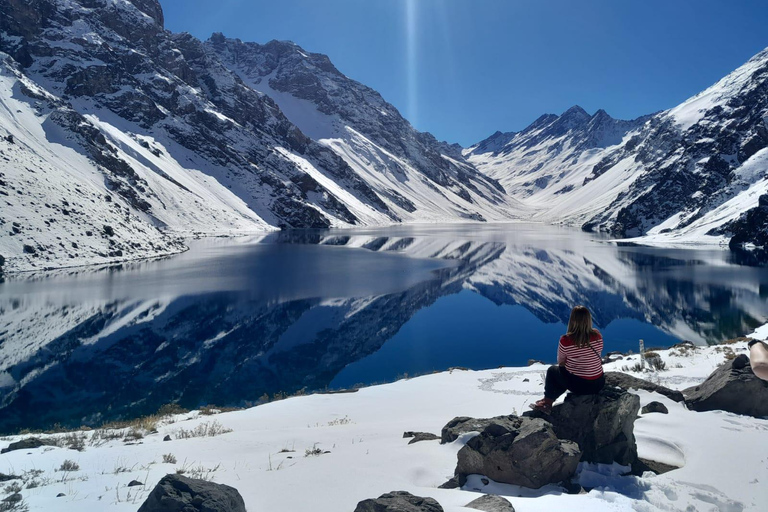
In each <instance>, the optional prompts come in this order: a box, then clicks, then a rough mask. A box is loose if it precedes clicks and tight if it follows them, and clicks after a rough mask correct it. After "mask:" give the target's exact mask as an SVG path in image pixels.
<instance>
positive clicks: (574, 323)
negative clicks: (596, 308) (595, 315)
mask: <svg viewBox="0 0 768 512" xmlns="http://www.w3.org/2000/svg"><path fill="white" fill-rule="evenodd" d="M596 332H597V331H596V330H595V329H593V328H592V315H591V314H590V313H589V310H588V309H587V308H586V307H584V306H576V307H575V308H573V309H572V310H571V318H570V319H569V320H568V332H567V333H566V336H568V337H569V338H571V339H572V340H573V342H574V343H575V344H576V346H577V347H586V346H588V345H589V338H590V336H591V335H592V334H593V333H596Z"/></svg>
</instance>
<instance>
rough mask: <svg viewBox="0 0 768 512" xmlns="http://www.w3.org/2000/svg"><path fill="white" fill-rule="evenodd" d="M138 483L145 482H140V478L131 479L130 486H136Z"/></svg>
mask: <svg viewBox="0 0 768 512" xmlns="http://www.w3.org/2000/svg"><path fill="white" fill-rule="evenodd" d="M137 485H144V484H143V483H141V482H139V481H138V480H131V481H130V482H129V483H128V487H136V486H137Z"/></svg>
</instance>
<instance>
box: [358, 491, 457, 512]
mask: <svg viewBox="0 0 768 512" xmlns="http://www.w3.org/2000/svg"><path fill="white" fill-rule="evenodd" d="M355 512H443V507H441V506H440V504H439V503H438V502H437V501H435V500H434V499H432V498H422V497H421V496H414V495H413V494H411V493H409V492H405V491H392V492H388V493H387V494H382V495H381V496H379V497H378V498H376V499H367V500H363V501H361V502H360V503H358V504H357V507H355Z"/></svg>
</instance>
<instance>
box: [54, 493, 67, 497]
mask: <svg viewBox="0 0 768 512" xmlns="http://www.w3.org/2000/svg"><path fill="white" fill-rule="evenodd" d="M64 496H66V494H64V493H63V492H60V493H59V494H57V495H56V497H57V498H63V497H64Z"/></svg>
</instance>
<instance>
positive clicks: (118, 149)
mask: <svg viewBox="0 0 768 512" xmlns="http://www.w3.org/2000/svg"><path fill="white" fill-rule="evenodd" d="M0 10H2V12H3V16H2V18H0V51H2V52H5V53H6V54H7V55H9V56H10V57H5V61H6V63H5V64H4V66H5V67H6V68H7V70H6V72H5V74H6V75H8V76H11V75H13V76H14V77H15V78H13V79H12V80H17V81H23V82H24V83H27V84H28V85H25V86H24V87H17V88H15V89H14V85H13V84H12V83H10V82H9V83H8V85H7V87H5V89H4V96H3V98H0V101H2V102H3V103H4V104H5V105H7V108H8V109H11V112H14V111H15V110H19V109H20V110H22V111H25V112H32V113H33V115H31V116H29V115H25V116H26V117H25V118H24V122H25V123H26V125H25V126H24V127H23V128H19V129H22V131H26V132H28V133H29V134H33V133H34V137H35V138H36V140H35V142H34V144H33V143H32V142H31V141H27V140H26V139H24V137H25V136H26V135H22V134H19V137H20V138H19V139H18V140H19V141H20V142H23V144H19V145H17V149H19V150H20V151H24V152H26V153H25V155H26V156H24V157H23V159H27V160H30V159H35V158H38V157H39V158H43V160H44V161H45V162H46V165H47V166H48V167H50V172H48V173H47V175H46V181H47V182H48V183H52V184H57V183H64V182H67V181H68V180H70V179H77V178H70V176H69V174H70V173H71V172H73V171H72V169H71V168H72V165H73V164H72V162H74V161H75V160H76V162H77V164H76V165H77V167H78V168H79V169H78V171H79V172H84V173H86V174H89V173H90V175H91V178H92V179H91V182H92V187H95V189H94V190H98V194H100V195H102V196H107V195H110V196H115V197H114V198H115V199H116V202H113V203H111V204H112V205H117V204H119V205H121V207H123V208H128V210H127V212H126V213H127V214H130V215H133V216H135V217H136V218H138V219H141V220H142V222H144V223H146V224H147V226H154V227H153V228H152V229H151V230H149V228H148V227H147V228H144V229H145V230H146V231H147V233H150V231H151V233H152V234H151V236H150V235H149V234H144V233H142V232H140V231H135V230H134V232H132V234H131V237H133V239H134V240H135V241H136V242H137V243H141V244H142V247H141V248H139V247H136V248H134V249H128V248H126V247H121V248H118V249H116V250H119V251H122V255H119V254H117V252H116V250H112V251H107V252H105V251H96V250H95V248H91V247H90V246H89V252H88V254H85V253H84V252H82V251H81V252H73V251H69V250H67V251H65V250H63V249H57V248H55V247H52V244H51V242H50V241H49V240H48V238H46V237H49V238H50V237H53V239H56V238H55V237H57V236H61V234H59V233H58V232H56V231H57V230H56V229H54V228H51V229H49V231H50V233H48V234H47V235H46V236H42V235H39V234H38V235H35V236H32V235H31V232H30V233H28V234H27V237H28V242H30V244H27V245H30V246H31V245H34V244H37V246H39V248H41V249H43V248H45V251H37V254H38V256H34V255H30V254H31V253H29V252H26V253H25V252H24V250H23V245H24V243H19V242H18V240H20V239H21V237H16V238H10V237H13V236H15V235H12V234H10V228H4V229H3V232H2V235H0V250H2V251H3V252H2V253H0V254H2V255H3V256H4V257H5V258H6V260H7V263H6V265H5V266H6V270H28V269H32V268H40V267H41V266H47V267H60V266H64V265H72V264H83V263H90V262H98V261H105V260H109V259H120V258H122V259H128V258H135V257H140V256H150V255H156V254H168V253H169V252H173V251H178V250H181V249H182V248H183V247H182V246H181V245H179V244H178V243H177V242H172V241H171V240H170V239H168V240H165V238H167V237H168V236H175V235H184V236H187V235H190V234H193V233H202V234H220V233H222V234H227V233H242V232H254V231H264V230H269V229H274V228H276V227H329V226H336V227H349V226H353V225H388V224H392V223H396V222H400V221H414V220H423V221H456V220H467V219H477V220H481V219H485V218H488V219H499V218H509V217H510V213H509V212H508V209H507V206H506V205H507V199H506V198H505V196H504V195H503V193H502V189H501V188H500V187H499V185H498V184H497V183H495V182H494V181H493V180H490V179H488V178H486V177H485V176H483V175H481V174H480V173H478V172H477V171H476V170H475V169H474V168H473V167H472V166H471V165H470V164H468V163H467V162H465V161H463V158H462V157H461V155H460V154H458V153H457V152H456V151H455V149H454V150H452V149H451V148H448V147H447V146H446V145H443V144H439V143H437V142H436V141H435V140H434V138H432V137H431V136H430V135H429V134H423V133H418V132H416V131H415V130H413V129H412V128H411V127H410V125H408V124H407V122H406V121H405V120H403V119H402V118H400V117H399V115H397V112H396V110H394V108H393V107H391V106H389V105H387V104H386V103H384V102H383V100H381V98H380V97H378V95H377V94H376V93H374V92H373V91H371V90H370V89H367V88H364V87H363V86H361V85H360V84H356V83H354V84H353V85H354V88H355V91H357V90H363V89H364V90H365V91H366V93H365V94H366V95H367V96H366V97H369V98H374V99H376V101H378V102H379V103H380V104H381V107H382V108H386V109H389V110H390V111H391V114H392V117H393V118H395V117H396V118H397V121H396V123H395V124H394V125H392V126H389V125H387V126H388V128H387V129H386V130H385V131H386V134H387V137H386V139H380V140H377V142H375V143H374V142H371V140H370V137H371V135H370V134H371V133H372V131H371V126H372V125H371V126H369V125H366V126H363V124H362V123H359V122H358V123H356V124H355V126H357V127H358V128H360V129H361V130H362V131H354V130H353V128H351V126H352V123H349V125H350V126H349V127H348V128H349V130H351V131H350V132H349V133H350V134H351V135H350V136H349V137H348V138H347V139H345V140H346V142H345V143H344V144H343V148H341V149H340V150H338V151H335V150H333V149H332V148H331V147H329V145H330V144H328V143H318V142H316V141H314V140H312V139H311V138H309V137H308V136H307V135H305V133H303V132H302V131H301V129H300V128H303V129H306V130H307V132H308V133H309V134H310V135H317V133H316V131H315V130H313V127H312V126H310V125H307V124H306V123H303V122H302V126H301V127H297V126H296V125H295V124H293V123H292V122H291V121H290V120H289V119H288V118H286V117H285V115H284V114H283V112H282V111H281V109H280V107H279V106H278V103H276V102H275V101H274V100H273V99H272V98H270V96H269V95H266V94H263V93H261V92H259V91H257V90H256V89H254V88H252V87H251V86H252V85H254V84H253V83H251V81H250V78H248V77H246V80H245V81H244V80H243V79H241V78H240V76H238V74H237V73H235V72H233V71H232V70H230V69H229V68H228V66H229V64H227V65H225V63H224V62H223V61H222V58H221V56H220V55H219V54H218V52H217V51H215V48H214V45H213V44H212V43H211V42H208V43H202V42H201V41H199V40H197V39H195V38H194V37H192V36H190V35H189V34H173V33H171V32H168V31H166V30H164V28H163V17H162V9H161V7H160V5H159V3H158V2H157V1H155V0H35V1H34V2H32V3H19V2H15V1H10V0H2V1H0ZM278 46H279V45H278ZM325 60H326V61H327V58H325ZM328 66H330V67H328ZM321 67H322V66H321ZM325 68H327V69H332V68H333V67H332V65H330V62H328V64H327V66H325ZM280 69H281V70H283V71H282V74H280V79H281V80H283V81H286V80H287V81H288V82H291V80H293V81H294V82H293V83H300V82H301V81H302V80H304V79H305V78H306V77H307V76H310V77H311V76H314V75H313V73H316V74H317V76H318V77H320V74H321V70H320V68H318V67H315V68H313V69H311V70H309V73H308V74H307V73H301V72H300V71H301V70H300V69H294V70H291V69H289V68H285V69H284V68H282V67H281V68H280ZM333 71H334V73H335V75H334V76H336V75H338V77H341V75H340V74H338V72H336V71H335V70H333ZM342 78H343V77H342ZM9 80H10V78H9ZM345 80H346V79H345ZM347 82H349V83H351V81H349V80H347ZM345 87H347V86H346V85H345ZM291 97H292V98H293V96H291ZM278 99H280V98H278ZM345 100H349V98H345ZM281 101H282V100H281ZM301 101H304V100H301ZM14 102H21V103H22V104H25V105H26V106H25V105H21V106H17V105H16V104H15V103H14ZM282 103H283V104H284V106H286V108H288V110H289V111H290V112H291V115H292V116H293V111H292V110H291V108H292V107H291V105H290V104H288V103H285V102H282ZM360 104H361V105H363V106H364V107H365V108H368V107H369V103H367V100H365V99H360ZM361 108H362V107H361ZM314 111H315V113H316V114H317V113H318V112H317V110H316V109H315V110H314ZM318 115H319V114H318ZM382 115H385V114H382ZM375 121H376V122H377V123H379V124H381V123H380V121H381V119H376V120H375ZM19 122H20V120H19V119H15V118H14V117H13V116H11V115H8V116H6V117H5V118H4V119H3V128H5V132H4V134H3V135H4V136H5V135H10V134H11V133H12V132H14V131H15V130H17V128H18V127H16V126H15V125H16V124H18V123H19ZM374 124H375V123H374ZM34 125H37V126H38V128H34ZM39 127H42V130H41V128H39ZM53 131H55V132H56V134H55V135H54V134H53ZM399 131H402V133H400V132H399ZM353 132H354V133H353ZM364 133H365V134H367V135H364ZM62 141H66V142H62ZM382 141H384V142H382ZM401 141H403V144H401ZM337 142H338V141H337ZM62 144H63V145H64V146H66V147H67V151H58V149H59V146H60V145H62ZM46 146H50V147H46ZM75 154H77V155H79V156H75ZM18 158H22V157H21V156H19V157H18ZM73 159H74V160H73ZM9 165H10V164H9ZM2 172H3V173H4V174H5V175H6V176H7V177H8V176H12V177H13V180H16V179H17V177H16V175H15V174H14V173H15V172H17V171H15V170H7V171H5V170H4V171H2ZM9 180H10V178H9ZM6 181H8V180H6ZM14 183H15V181H14ZM13 186H14V187H16V184H14V185H13ZM30 186H32V185H30ZM14 190H15V189H14ZM29 192H30V193H31V192H33V191H32V190H31V189H30V190H29ZM34 193H35V194H37V195H38V197H37V199H38V200H39V201H41V202H42V203H48V204H53V203H55V204H59V203H60V197H58V196H57V195H56V193H55V192H53V191H51V190H49V188H46V187H45V186H41V185H34ZM67 193H69V192H67ZM94 193H96V192H94ZM76 194H77V193H76ZM25 197H26V196H24V195H22V194H18V197H17V201H16V202H15V203H14V208H15V210H14V211H13V212H12V213H13V216H11V212H10V211H9V210H7V209H3V211H2V221H3V224H4V225H10V223H12V222H14V221H17V217H18V219H27V220H28V222H29V223H31V224H34V225H35V226H38V225H42V224H44V223H45V220H48V219H47V218H44V217H43V214H42V213H41V212H40V211H37V210H38V209H37V208H36V207H35V205H33V204H31V203H30V202H29V201H26V200H25ZM89 202H90V201H89ZM115 207H116V206H109V207H108V208H115ZM106 209H107V208H102V207H100V206H99V204H98V202H96V201H94V203H93V208H92V209H91V210H89V215H88V216H87V219H90V220H87V221H86V220H83V221H82V222H88V223H90V224H88V226H89V229H88V231H91V232H95V231H94V230H93V229H90V227H93V226H95V225H96V224H99V223H100V222H101V221H97V219H99V218H100V217H103V216H108V215H109V214H108V213H107V212H106ZM135 222H138V221H135ZM83 225H85V224H83ZM137 225H138V224H137ZM98 227H99V228H101V226H100V225H99V226H98ZM155 228H159V229H160V230H161V232H157V229H155ZM35 229H37V228H35ZM41 229H42V228H41ZM137 229H138V228H137ZM68 236H69V238H67V240H66V241H62V243H64V244H65V245H67V242H74V243H76V244H77V245H78V247H79V246H81V245H88V244H87V243H86V240H84V239H82V236H80V235H76V234H70V235H68ZM73 237H75V238H77V239H75V238H73ZM153 237H154V238H153ZM70 238H71V240H70ZM155 238H156V239H157V240H165V242H164V243H165V246H160V245H158V244H157V242H156V241H155ZM149 242H153V243H155V245H156V246H157V249H152V250H150V249H147V248H145V247H144V246H147V245H148V244H149ZM43 246H45V247H43ZM91 249H93V250H91ZM98 252H102V253H103V254H105V255H106V256H99V255H98ZM110 252H111V253H112V254H110ZM41 253H44V254H45V257H43V256H40V254H41ZM64 258H66V261H65V260H64Z"/></svg>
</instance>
